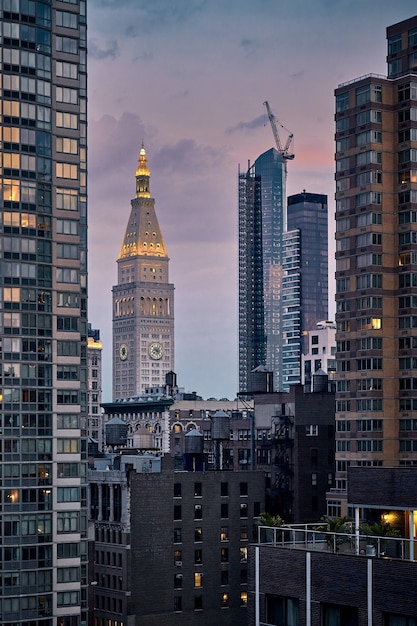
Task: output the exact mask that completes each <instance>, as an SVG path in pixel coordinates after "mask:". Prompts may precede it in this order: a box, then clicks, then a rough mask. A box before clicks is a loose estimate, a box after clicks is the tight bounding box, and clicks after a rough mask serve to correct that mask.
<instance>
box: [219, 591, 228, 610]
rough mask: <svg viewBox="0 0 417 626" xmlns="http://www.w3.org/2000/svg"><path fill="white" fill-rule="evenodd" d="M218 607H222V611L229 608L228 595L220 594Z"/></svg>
mask: <svg viewBox="0 0 417 626" xmlns="http://www.w3.org/2000/svg"><path fill="white" fill-rule="evenodd" d="M220 606H221V607H222V609H227V608H228V606H229V594H228V593H222V594H221V596H220Z"/></svg>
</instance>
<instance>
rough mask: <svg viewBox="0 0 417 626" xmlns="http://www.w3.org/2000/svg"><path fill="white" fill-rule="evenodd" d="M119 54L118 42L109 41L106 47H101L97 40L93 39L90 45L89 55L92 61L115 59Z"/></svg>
mask: <svg viewBox="0 0 417 626" xmlns="http://www.w3.org/2000/svg"><path fill="white" fill-rule="evenodd" d="M118 53H119V46H118V43H117V41H114V40H112V41H108V42H106V43H105V44H104V45H102V46H100V44H99V43H98V42H97V40H95V39H92V40H91V41H89V43H88V55H89V57H90V58H92V59H98V60H100V61H101V60H102V59H109V58H111V59H115V58H116V57H117V55H118Z"/></svg>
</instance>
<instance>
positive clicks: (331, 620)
mask: <svg viewBox="0 0 417 626" xmlns="http://www.w3.org/2000/svg"><path fill="white" fill-rule="evenodd" d="M321 608H322V616H323V622H322V623H323V626H358V624H359V619H358V609H357V608H356V607H350V606H338V605H334V604H322V607H321Z"/></svg>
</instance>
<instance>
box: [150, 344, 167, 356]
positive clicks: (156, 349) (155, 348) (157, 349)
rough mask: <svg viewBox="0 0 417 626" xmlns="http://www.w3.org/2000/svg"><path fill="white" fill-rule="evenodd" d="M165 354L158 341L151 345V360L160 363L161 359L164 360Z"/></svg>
mask: <svg viewBox="0 0 417 626" xmlns="http://www.w3.org/2000/svg"><path fill="white" fill-rule="evenodd" d="M163 354H164V348H163V346H162V345H161V344H160V343H158V341H154V342H153V343H151V345H150V346H149V356H150V357H151V359H154V360H155V361H159V359H162V355H163Z"/></svg>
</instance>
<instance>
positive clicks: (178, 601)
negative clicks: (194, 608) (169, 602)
mask: <svg viewBox="0 0 417 626" xmlns="http://www.w3.org/2000/svg"><path fill="white" fill-rule="evenodd" d="M174 611H176V612H178V611H182V597H181V596H174Z"/></svg>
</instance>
